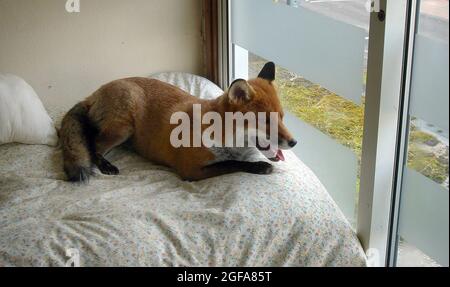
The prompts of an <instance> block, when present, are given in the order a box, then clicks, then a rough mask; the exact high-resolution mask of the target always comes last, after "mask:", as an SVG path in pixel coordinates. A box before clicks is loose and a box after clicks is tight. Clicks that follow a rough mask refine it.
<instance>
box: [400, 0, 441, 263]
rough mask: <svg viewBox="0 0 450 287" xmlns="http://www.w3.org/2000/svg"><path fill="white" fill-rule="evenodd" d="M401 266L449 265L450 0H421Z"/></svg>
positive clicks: (403, 197) (403, 196)
mask: <svg viewBox="0 0 450 287" xmlns="http://www.w3.org/2000/svg"><path fill="white" fill-rule="evenodd" d="M420 3H421V5H420V14H419V19H418V21H419V24H418V30H417V34H416V41H415V49H414V62H413V73H412V85H411V108H410V118H411V121H410V130H409V144H408V156H407V165H406V168H405V172H404V175H403V183H402V191H401V206H400V217H399V239H398V240H399V242H398V246H399V248H398V258H397V265H398V266H448V265H449V178H448V177H449V168H448V164H449V163H448V153H449V130H448V114H449V110H448V100H449V90H448V69H449V66H448V61H449V59H448V52H449V50H448V33H449V28H448V25H449V14H448V9H449V1H448V0H422V1H420Z"/></svg>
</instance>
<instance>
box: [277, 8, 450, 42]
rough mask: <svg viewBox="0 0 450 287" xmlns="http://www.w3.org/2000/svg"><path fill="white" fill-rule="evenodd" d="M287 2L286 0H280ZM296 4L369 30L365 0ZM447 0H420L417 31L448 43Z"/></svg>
mask: <svg viewBox="0 0 450 287" xmlns="http://www.w3.org/2000/svg"><path fill="white" fill-rule="evenodd" d="M280 2H283V3H287V0H280ZM297 3H298V5H300V6H302V7H305V8H308V9H309V10H312V11H315V12H318V13H320V14H323V15H326V16H328V17H331V18H334V19H336V20H339V21H343V22H346V23H349V24H352V25H355V26H358V27H360V28H363V29H365V30H366V31H369V23H370V13H369V12H368V10H367V8H366V4H367V0H309V1H307V0H298V1H297ZM448 9H449V0H422V6H421V16H420V24H419V32H420V33H422V34H424V35H427V36H429V37H433V38H437V39H440V40H442V41H445V42H447V43H448V40H449V29H448V24H449V15H448Z"/></svg>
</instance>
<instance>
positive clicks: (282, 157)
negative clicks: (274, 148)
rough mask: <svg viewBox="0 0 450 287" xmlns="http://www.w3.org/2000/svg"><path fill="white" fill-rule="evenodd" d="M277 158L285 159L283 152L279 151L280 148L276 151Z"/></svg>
mask: <svg viewBox="0 0 450 287" xmlns="http://www.w3.org/2000/svg"><path fill="white" fill-rule="evenodd" d="M277 159H279V160H281V161H285V158H284V154H283V152H282V151H281V149H279V150H278V152H277Z"/></svg>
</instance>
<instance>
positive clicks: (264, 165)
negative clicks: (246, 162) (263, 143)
mask: <svg viewBox="0 0 450 287" xmlns="http://www.w3.org/2000/svg"><path fill="white" fill-rule="evenodd" d="M249 172H250V173H253V174H271V173H272V172H273V166H272V165H271V164H270V163H268V162H265V161H259V162H255V163H253V164H252V165H251V167H250V170H249Z"/></svg>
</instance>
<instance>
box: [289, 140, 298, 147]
mask: <svg viewBox="0 0 450 287" xmlns="http://www.w3.org/2000/svg"><path fill="white" fill-rule="evenodd" d="M288 145H289V146H290V147H295V146H296V145H297V141H296V140H294V139H292V140H290V141H289V142H288Z"/></svg>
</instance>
